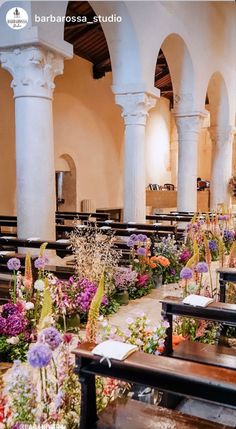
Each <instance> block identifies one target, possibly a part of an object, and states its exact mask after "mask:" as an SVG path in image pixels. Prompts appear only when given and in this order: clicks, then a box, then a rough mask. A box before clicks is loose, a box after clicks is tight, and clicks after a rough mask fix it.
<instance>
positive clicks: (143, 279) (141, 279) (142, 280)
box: [137, 274, 149, 286]
mask: <svg viewBox="0 0 236 429" xmlns="http://www.w3.org/2000/svg"><path fill="white" fill-rule="evenodd" d="M148 280H149V275H148V274H139V275H138V278H137V284H138V286H146V284H147V282H148Z"/></svg>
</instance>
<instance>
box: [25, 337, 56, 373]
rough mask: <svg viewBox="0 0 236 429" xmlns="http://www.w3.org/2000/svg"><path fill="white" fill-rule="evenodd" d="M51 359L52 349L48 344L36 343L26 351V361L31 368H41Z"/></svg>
mask: <svg viewBox="0 0 236 429" xmlns="http://www.w3.org/2000/svg"><path fill="white" fill-rule="evenodd" d="M51 359H52V350H51V349H50V347H49V345H48V344H45V343H36V344H34V345H33V346H32V347H31V348H30V350H29V351H28V362H29V364H30V365H31V366H32V367H33V368H43V367H45V366H47V365H48V364H49V362H50V360H51Z"/></svg>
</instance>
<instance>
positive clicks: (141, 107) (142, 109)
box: [115, 92, 157, 125]
mask: <svg viewBox="0 0 236 429" xmlns="http://www.w3.org/2000/svg"><path fill="white" fill-rule="evenodd" d="M115 100H116V104H118V105H119V106H120V107H121V108H122V109H123V111H122V117H123V118H124V121H125V125H146V120H147V117H148V112H149V110H150V109H152V108H153V107H154V106H155V104H156V100H157V99H156V98H155V97H153V96H151V95H150V94H147V93H145V92H139V93H133V94H131V93H130V94H116V95H115Z"/></svg>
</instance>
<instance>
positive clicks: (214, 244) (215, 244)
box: [208, 240, 218, 252]
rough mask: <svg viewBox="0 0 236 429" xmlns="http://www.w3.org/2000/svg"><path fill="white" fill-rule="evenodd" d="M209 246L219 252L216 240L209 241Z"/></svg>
mask: <svg viewBox="0 0 236 429" xmlns="http://www.w3.org/2000/svg"><path fill="white" fill-rule="evenodd" d="M208 247H209V249H210V251H211V252H217V249H218V245H217V242H216V241H215V240H210V241H209V243H208Z"/></svg>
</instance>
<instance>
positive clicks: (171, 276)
mask: <svg viewBox="0 0 236 429" xmlns="http://www.w3.org/2000/svg"><path fill="white" fill-rule="evenodd" d="M154 253H155V256H164V257H166V258H167V259H168V260H169V264H168V265H166V267H165V269H162V270H161V274H162V275H163V283H174V282H176V281H178V279H179V273H180V270H181V268H182V267H183V264H184V263H185V262H183V259H181V254H182V253H181V251H180V249H179V248H178V246H177V242H176V240H175V238H174V237H173V236H171V235H168V237H163V238H162V239H161V241H157V242H156V243H155V245H154Z"/></svg>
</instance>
